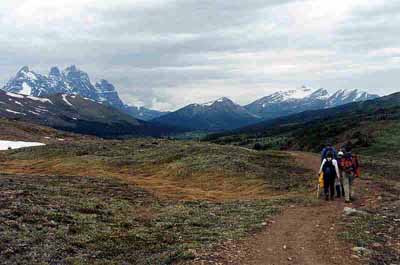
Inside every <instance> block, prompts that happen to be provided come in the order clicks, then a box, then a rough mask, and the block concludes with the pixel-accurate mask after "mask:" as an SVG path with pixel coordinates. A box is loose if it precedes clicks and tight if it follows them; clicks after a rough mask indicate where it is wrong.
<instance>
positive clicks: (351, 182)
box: [348, 173, 354, 200]
mask: <svg viewBox="0 0 400 265" xmlns="http://www.w3.org/2000/svg"><path fill="white" fill-rule="evenodd" d="M348 175H349V198H350V200H353V199H354V191H353V180H354V174H352V173H350V174H348Z"/></svg>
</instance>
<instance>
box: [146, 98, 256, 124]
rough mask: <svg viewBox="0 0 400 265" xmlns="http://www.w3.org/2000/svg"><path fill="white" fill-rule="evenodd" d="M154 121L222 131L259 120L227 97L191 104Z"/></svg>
mask: <svg viewBox="0 0 400 265" xmlns="http://www.w3.org/2000/svg"><path fill="white" fill-rule="evenodd" d="M154 121H156V122H159V123H161V124H168V125H172V126H177V127H182V128H187V129H189V130H192V131H197V130H200V131H222V130H229V129H234V128H238V127H241V126H245V125H249V124H252V123H255V122H257V121H259V118H258V117H257V116H256V115H254V114H252V113H250V112H248V111H247V110H246V109H245V108H243V107H241V106H239V105H237V104H235V103H234V102H232V101H231V100H230V99H228V98H220V99H218V100H216V101H212V102H208V103H205V104H191V105H188V106H186V107H184V108H181V109H179V110H177V111H175V112H172V113H169V114H166V115H164V116H161V117H160V118H158V119H155V120H154Z"/></svg>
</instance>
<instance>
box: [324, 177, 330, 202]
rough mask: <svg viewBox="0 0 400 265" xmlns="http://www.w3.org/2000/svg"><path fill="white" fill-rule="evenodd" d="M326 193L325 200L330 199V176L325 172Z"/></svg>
mask: <svg viewBox="0 0 400 265" xmlns="http://www.w3.org/2000/svg"><path fill="white" fill-rule="evenodd" d="M324 195H325V200H328V195H329V176H328V175H326V174H324Z"/></svg>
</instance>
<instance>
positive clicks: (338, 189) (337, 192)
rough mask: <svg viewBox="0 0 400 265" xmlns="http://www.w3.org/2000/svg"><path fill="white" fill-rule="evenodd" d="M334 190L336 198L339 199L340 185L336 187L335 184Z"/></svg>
mask: <svg viewBox="0 0 400 265" xmlns="http://www.w3.org/2000/svg"><path fill="white" fill-rule="evenodd" d="M335 188H336V197H337V198H340V196H341V194H342V191H341V190H340V184H338V185H336V183H335Z"/></svg>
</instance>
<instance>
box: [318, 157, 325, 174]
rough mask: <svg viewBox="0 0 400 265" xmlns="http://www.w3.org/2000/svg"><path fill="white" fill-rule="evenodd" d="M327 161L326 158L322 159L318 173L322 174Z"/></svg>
mask: <svg viewBox="0 0 400 265" xmlns="http://www.w3.org/2000/svg"><path fill="white" fill-rule="evenodd" d="M325 161H326V159H324V160H322V163H321V167H320V168H319V172H318V174H321V172H322V169H323V167H324V164H325Z"/></svg>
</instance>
